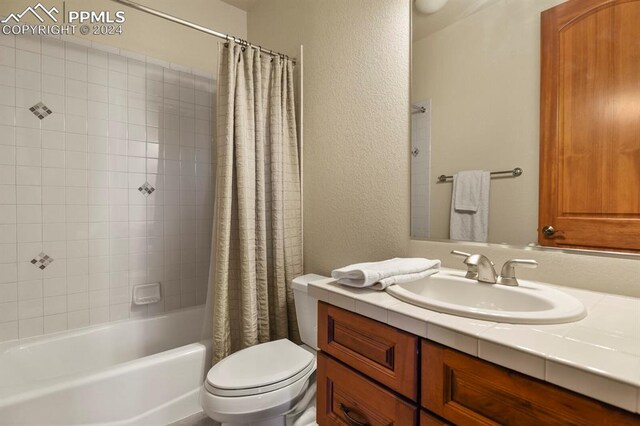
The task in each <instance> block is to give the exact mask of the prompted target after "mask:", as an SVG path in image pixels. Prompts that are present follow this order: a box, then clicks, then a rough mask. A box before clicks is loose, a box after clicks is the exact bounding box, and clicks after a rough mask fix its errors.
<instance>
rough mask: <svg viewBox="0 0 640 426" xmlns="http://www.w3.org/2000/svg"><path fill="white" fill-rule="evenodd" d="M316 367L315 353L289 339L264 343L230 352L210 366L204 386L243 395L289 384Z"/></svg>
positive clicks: (214, 391)
mask: <svg viewBox="0 0 640 426" xmlns="http://www.w3.org/2000/svg"><path fill="white" fill-rule="evenodd" d="M313 370H315V357H314V356H313V354H311V353H310V352H309V351H307V350H305V349H303V348H301V347H299V346H298V345H296V344H295V343H293V342H291V341H290V340H287V339H282V340H276V341H273V342H268V343H262V344H259V345H256V346H252V347H250V348H246V349H243V350H241V351H239V352H236V353H235V354H232V355H230V356H228V357H227V358H225V359H223V360H222V361H220V362H219V363H218V364H216V365H215V366H214V367H212V368H211V370H209V373H208V374H207V379H206V381H205V385H204V387H205V389H206V390H207V392H209V393H211V394H212V395H216V396H221V397H242V396H250V395H259V394H263V393H267V392H272V391H275V390H278V389H282V388H284V387H286V386H289V385H291V384H293V383H295V382H297V381H299V380H301V379H302V378H304V377H306V376H308V375H309V374H310V373H311V372H312V371H313Z"/></svg>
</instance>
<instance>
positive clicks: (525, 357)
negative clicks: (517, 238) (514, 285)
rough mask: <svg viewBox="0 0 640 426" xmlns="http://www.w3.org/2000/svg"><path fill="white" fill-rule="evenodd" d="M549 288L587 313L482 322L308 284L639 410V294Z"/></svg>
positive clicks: (420, 331)
mask: <svg viewBox="0 0 640 426" xmlns="http://www.w3.org/2000/svg"><path fill="white" fill-rule="evenodd" d="M448 271H454V272H459V271H455V270H450V269H448ZM539 284H545V283H539ZM478 285H481V284H478ZM545 285H550V284H545ZM550 286H551V287H554V288H556V289H558V290H561V291H564V292H566V293H568V294H570V295H572V296H574V297H576V298H577V299H579V300H580V301H581V302H582V303H584V305H585V307H586V308H587V311H588V314H587V316H586V318H584V319H582V320H580V321H577V322H572V323H566V324H554V325H521V324H506V323H497V322H490V321H483V320H477V319H471V318H465V317H459V316H455V315H449V314H444V313H440V312H435V311H431V310H428V309H424V308H419V307H417V306H414V305H410V304H408V303H405V302H402V301H400V300H398V299H396V298H394V297H392V296H391V295H389V294H387V293H386V292H384V291H376V290H369V289H356V288H351V287H345V286H341V285H338V284H337V283H336V282H335V280H333V279H330V278H327V279H320V280H316V281H313V282H311V283H310V284H309V294H310V295H311V296H313V297H315V298H317V299H318V300H321V301H324V302H327V303H329V304H332V305H335V306H338V307H340V308H343V309H346V310H348V311H352V312H356V313H358V314H361V315H363V316H366V317H368V318H371V319H374V320H377V321H380V322H383V323H386V324H389V325H391V326H394V327H397V328H399V329H402V330H405V331H407V332H409V333H413V334H416V335H418V336H421V337H424V338H426V339H429V340H432V341H434V342H438V343H440V344H443V345H445V346H448V347H450V348H453V349H457V350H459V351H461V352H465V353H467V354H470V355H473V356H476V357H478V358H481V359H484V360H487V361H490V362H493V363H495V364H498V365H502V366H504V367H507V368H510V369H512V370H515V371H519V372H521V373H523V374H526V375H528V376H531V377H535V378H538V379H540V380H544V381H547V382H549V383H553V384H556V385H558V386H561V387H563V388H566V389H570V390H573V391H575V392H578V393H580V394H583V395H587V396H590V397H592V398H595V399H598V400H600V401H604V402H606V403H609V404H611V405H614V406H617V407H620V408H623V409H625V410H628V411H632V412H635V413H640V299H637V298H633V297H625V296H617V295H612V294H606V293H597V292H593V291H587V290H580V289H576V288H569V287H560V286H555V285H550Z"/></svg>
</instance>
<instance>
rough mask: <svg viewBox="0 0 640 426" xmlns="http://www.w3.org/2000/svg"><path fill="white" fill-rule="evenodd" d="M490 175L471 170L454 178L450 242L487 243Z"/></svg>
mask: <svg viewBox="0 0 640 426" xmlns="http://www.w3.org/2000/svg"><path fill="white" fill-rule="evenodd" d="M490 188H491V175H490V173H489V172H483V171H480V170H471V171H465V172H459V173H457V174H456V175H454V177H453V192H452V198H451V218H450V223H449V238H451V239H452V240H457V241H477V242H486V241H487V237H488V235H489V191H490Z"/></svg>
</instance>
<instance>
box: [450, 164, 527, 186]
mask: <svg viewBox="0 0 640 426" xmlns="http://www.w3.org/2000/svg"><path fill="white" fill-rule="evenodd" d="M522 173H524V170H522V169H521V168H520V167H516V168H515V169H513V170H502V171H499V172H491V173H490V174H491V176H499V175H511V176H513V177H518V176H522ZM448 179H453V176H445V175H440V176H438V183H445V182H450V181H449V180H448Z"/></svg>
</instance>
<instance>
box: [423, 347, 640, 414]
mask: <svg viewBox="0 0 640 426" xmlns="http://www.w3.org/2000/svg"><path fill="white" fill-rule="evenodd" d="M421 357H422V406H423V407H425V408H427V409H428V410H430V411H432V412H434V413H436V414H437V415H439V416H441V417H443V418H445V419H447V420H449V421H452V422H454V423H456V424H459V425H499V424H500V425H517V426H527V425H530V426H539V425H556V426H570V425H594V426H595V425H616V426H622V425H640V416H638V415H635V414H632V413H629V412H626V411H624V410H620V409H617V408H614V407H611V406H609V405H607V404H605V403H602V402H599V401H596V400H593V399H591V398H587V397H584V396H581V395H578V394H576V393H573V392H571V391H567V390H564V389H562V388H559V387H558V386H555V385H551V384H549V383H544V382H541V381H539V380H536V379H533V378H529V377H527V376H524V375H522V374H520V373H516V372H514V371H510V370H507V369H506V368H502V367H498V366H495V365H493V364H491V363H489V362H486V361H483V360H480V359H478V358H475V357H472V356H469V355H466V354H463V353H460V352H457V351H454V350H452V349H448V348H446V347H444V346H441V345H438V344H436V343H433V342H429V341H423V342H422V354H421Z"/></svg>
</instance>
